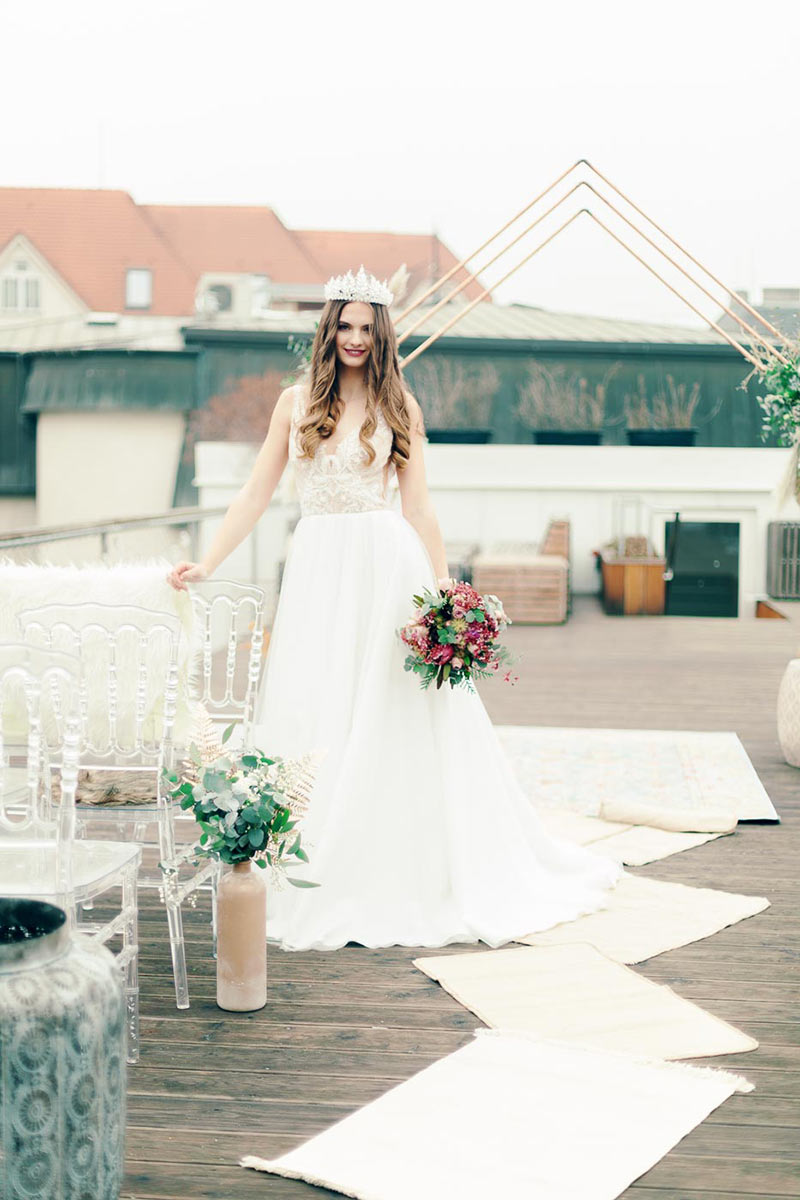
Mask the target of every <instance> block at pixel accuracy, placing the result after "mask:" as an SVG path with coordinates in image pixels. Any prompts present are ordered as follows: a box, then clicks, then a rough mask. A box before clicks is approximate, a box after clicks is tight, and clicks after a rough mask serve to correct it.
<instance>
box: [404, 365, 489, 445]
mask: <svg viewBox="0 0 800 1200" xmlns="http://www.w3.org/2000/svg"><path fill="white" fill-rule="evenodd" d="M409 375H410V376H411V379H410V382H411V383H412V387H413V391H414V393H415V395H416V397H417V400H418V401H419V403H420V406H421V408H422V412H423V416H424V418H425V424H426V425H427V426H428V427H429V428H431V429H451V428H453V427H454V426H457V425H472V426H477V427H480V428H485V427H486V426H487V425H488V424H489V418H490V416H491V410H492V401H493V400H494V397H495V395H496V394H497V391H498V389H499V387H500V376H499V374H498V371H497V368H496V367H495V366H494V365H493V364H492V363H477V364H475V365H470V366H466V365H465V364H464V363H463V362H461V361H459V360H458V359H453V358H445V357H444V356H443V355H431V356H430V357H428V358H424V359H420V360H419V361H418V362H416V363H415V364H414V367H413V371H409Z"/></svg>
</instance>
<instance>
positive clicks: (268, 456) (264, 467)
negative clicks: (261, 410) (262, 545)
mask: <svg viewBox="0 0 800 1200" xmlns="http://www.w3.org/2000/svg"><path fill="white" fill-rule="evenodd" d="M294 397H295V392H294V388H287V389H286V390H285V391H283V392H281V394H280V396H279V398H278V402H277V404H276V405H275V408H274V410H273V413H272V417H271V419H270V423H269V429H268V431H267V436H266V438H265V439H264V443H263V445H262V447H261V449H260V450H259V452H258V457H257V458H256V461H255V463H254V464H253V469H252V471H251V472H250V478H249V479H248V480H247V483H245V484H244V486H243V487H242V488H241V489H240V491H239V492H238V493H237V495H236V496H235V498H234V499H233V500H232V501H231V504H230V506H229V508H228V511H227V512H226V513H225V516H224V518H223V521H222V524H221V525H220V527H219V529H218V530H217V532H216V535H215V536H214V539H213V541H212V542H211V545H210V546H209V548H208V550H207V551H206V553H205V555H204V556H203V559H202V561H201V562H199V563H192V562H179V563H178V564H177V565H176V566H175V567H173V568H172V570H171V571H170V573H169V574H168V575H167V580H168V582H169V583H171V584H172V586H173V587H174V588H175V590H176V591H186V590H187V588H186V584H187V583H197V582H198V581H199V580H201V579H207V578H208V577H209V575H212V574H213V572H214V571H215V570H216V569H217V567H218V566H219V565H220V563H221V562H223V561H224V560H225V559H226V558H227V557H228V555H229V554H230V553H231V552H232V551H233V550H235V549H236V547H237V546H238V545H239V544H240V543H241V542H243V541H244V539H245V538H246V537H247V535H248V533H251V532H252V530H253V529H254V528H255V525H256V522H257V521H258V519H259V517H260V516H261V515H262V513H263V512H264V510H265V509H266V507H267V505H268V504H269V502H270V500H271V499H272V496H273V493H274V491H275V488H276V487H277V486H278V483H279V481H280V477H281V475H282V474H283V471H284V468H285V466H286V463H287V461H288V458H289V428H290V422H291V417H292V405H293V403H294Z"/></svg>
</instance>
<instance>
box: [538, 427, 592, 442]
mask: <svg viewBox="0 0 800 1200" xmlns="http://www.w3.org/2000/svg"><path fill="white" fill-rule="evenodd" d="M531 436H532V437H533V440H534V441H535V442H536V443H537V444H538V445H540V446H599V445H600V443H601V442H602V440H603V431H602V429H532V430H531Z"/></svg>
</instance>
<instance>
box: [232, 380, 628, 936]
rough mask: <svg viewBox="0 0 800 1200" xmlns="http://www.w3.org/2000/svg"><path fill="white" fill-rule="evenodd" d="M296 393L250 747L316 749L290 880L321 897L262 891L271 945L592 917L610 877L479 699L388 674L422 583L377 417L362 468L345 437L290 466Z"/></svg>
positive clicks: (504, 932) (361, 454)
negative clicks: (525, 776) (284, 508)
mask: <svg viewBox="0 0 800 1200" xmlns="http://www.w3.org/2000/svg"><path fill="white" fill-rule="evenodd" d="M296 390H297V395H296V398H295V403H294V408H293V412H292V420H291V432H290V448H289V457H290V461H291V462H292V464H293V466H294V470H295V480H296V486H297V491H298V495H299V498H300V506H301V518H300V520H299V521H298V523H297V526H296V527H295V530H294V533H293V535H292V540H291V544H290V548H289V552H288V554H287V559H286V564H285V569H284V575H283V582H282V587H281V594H280V598H279V602H278V608H277V611H276V615H275V621H274V625H273V631H272V636H271V639H270V643H269V653H268V655H267V661H266V667H265V674H264V678H263V681H262V685H261V688H260V691H259V695H258V698H257V702H256V713H255V728H254V735H253V743H254V745H256V746H258V747H259V748H260V749H262V750H264V751H265V752H267V753H268V754H275V755H284V756H295V755H301V754H303V753H306V752H308V751H317V752H319V753H320V754H321V761H320V765H319V768H318V772H317V775H316V778H315V783H314V787H313V791H312V797H311V803H310V806H309V809H308V813H307V815H306V818H305V822H304V828H303V845H304V847H305V849H306V851H307V853H308V856H309V860H310V861H309V863H308V864H304V863H301V862H299V860H298V861H297V865H296V866H295V865H291V866H290V868H289V873H290V874H291V875H293V876H295V877H297V878H306V879H309V880H313V881H314V882H316V883H318V884H319V885H320V886H319V887H317V888H296V887H293V886H291V885H289V884H284V886H283V887H282V888H280V889H278V888H276V887H274V886H270V887H268V901H267V937H268V940H270V941H278V942H280V944H281V945H282V946H283V948H284V949H287V950H304V949H317V950H334V949H338V948H339V947H341V946H344V945H345V944H346V943H347V942H349V941H354V942H359V943H361V944H362V945H364V946H372V947H377V946H390V945H403V946H444V945H447V944H448V943H451V942H475V941H478V940H480V941H483V942H485V943H487V944H488V945H489V946H500V945H503V944H504V943H506V942H508V941H510V940H512V939H513V938H514V937H519V936H521V935H524V934H526V933H533V932H537V931H539V930H542V929H547V928H550V927H551V926H553V925H556V924H559V923H560V922H562V921H568V920H572V919H573V918H575V917H577V916H579V915H581V914H583V913H587V912H591V911H594V910H596V909H598V908H602V907H604V906H605V904H606V903H607V892H608V889H609V888H611V887H612V886H613V885H614V884H615V883H616V881H617V879H618V878H619V876H620V874H621V868H620V867H618V866H617V864H616V863H613V862H612V861H610V860H609V859H607V858H603V857H601V856H600V855H598V854H594V853H592V852H591V851H589V850H586V849H584V848H583V847H580V846H577V845H573V844H571V843H568V842H565V841H562V840H560V839H557V838H553V837H551V836H550V835H549V834H547V833H546V832H545V831H544V829H543V827H542V824H541V822H540V820H539V817H538V816H537V814H536V812H535V810H534V808H533V804H532V801H531V798H530V797H528V796H526V795H525V794H524V793H523V792H522V790H521V788H520V786H519V785H518V784H517V782H516V779H515V777H514V775H513V774H512V771H511V768H510V766H509V764H508V763H507V761H506V759H505V756H504V753H503V750H502V748H501V746H500V744H499V741H498V738H497V735H496V733H495V730H494V728H493V726H492V724H491V721H490V719H489V716H488V714H487V712H486V709H485V708H484V705H483V702H482V700H481V699H480V697H479V695H478V694H477V693H476V692H472V691H467V690H466V689H461V688H457V689H451V688H450V687H449V686H448V685H445V686H444V687H442V688H441V689H440V690H438V691H437V690H436V689H435V688H433V687H431V688H430V689H429V690H426V691H423V690H422V689H421V688H420V684H419V678H418V676H416V675H414V674H413V673H410V672H406V671H404V669H403V662H404V659H405V654H406V650H405V647H404V646H403V645H402V643H401V642H400V640H399V638H398V637H397V634H396V631H397V629H398V628H399V627H400V626H401V625H403V624H405V623H406V621H408V620H409V619H410V617H411V615H412V612H413V604H412V596H413V595H414V594H419V593H420V592H421V590H422V589H423V588H425V587H427V588H430V589H435V587H436V579H435V572H434V568H433V565H432V563H431V559H430V556H429V554H428V552H427V550H426V548H425V545H424V543H423V541H422V539H421V538H420V537H419V535H418V533H417V532H416V530H415V529H414V527H413V526H412V525H411V524H410V523H409V522H408V521H407V520H406V519H405V518H404V517H403V516H402V515H401V513H400V512H399V511H398V509H397V507H395V506H394V502H393V499H392V498H391V492H390V485H391V484H392V482H393V481H394V480H395V478H396V475H395V470H394V466H393V464H391V463H390V462H389V455H390V452H391V446H392V433H391V429H390V427H389V424H388V422H387V421H386V419H385V417H384V416H383V414H382V413H381V412H379V414H378V427H377V429H376V431H375V434H374V436H373V440H372V445H373V447H374V449H375V451H376V458H375V461H374V462H373V463H372V464H368V463H367V456H366V452H365V451H364V449H363V447H362V445H361V443H360V441H359V436H358V430H357V429H353V430H351V431H350V433H349V434H346V435H345V436H344V438H343V439H341V440H340V441H339V442H338V444H337V445H336V446H335V449H334V450H333V451H331V450H328V449H326V445H325V443H324V442H323V443H322V444H321V445H320V446H319V447H318V448H317V452H316V454H315V457H314V458H313V459H312V460H309V459H304V458H301V457H300V450H299V447H298V444H297V426H298V423H299V421H300V420H301V418H302V415H303V406H304V402H305V400H306V396H307V393H306V391H305V389H304V388H303V387H302V385H298V387H297V389H296ZM334 436H335V435H334ZM395 499H396V498H395ZM290 861H291V862H292V863H294V862H295V860H290Z"/></svg>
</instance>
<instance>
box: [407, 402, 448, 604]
mask: <svg viewBox="0 0 800 1200" xmlns="http://www.w3.org/2000/svg"><path fill="white" fill-rule="evenodd" d="M406 403H407V404H408V414H409V417H410V418H411V448H410V451H409V455H408V464H407V465H406V467H405V469H404V470H402V471H398V472H397V483H398V486H399V488H400V500H401V503H402V508H403V516H404V517H405V518H406V520H407V521H408V522H409V524H410V525H413V526H414V528H415V529H416V531H417V533H418V534H419V536H420V537H421V538H422V541H423V542H424V543H425V548H426V549H427V551H428V554H429V555H430V557H431V562H432V563H433V569H434V571H435V573H436V578H437V581H438V582H439V583H445V582H446V581H448V580H447V554H446V552H445V548H444V542H443V541H442V534H441V530H440V529H439V522H438V520H437V519H436V513H435V512H434V509H433V502H432V501H431V498H430V495H429V493H428V483H427V480H426V479H425V459H424V457H423V446H424V443H425V426H424V424H423V420H422V413H421V412H420V407H419V404H418V403H417V401H416V400H415V399H414V397H413V396H412V395H411V394H410V392H406ZM448 582H449V581H448Z"/></svg>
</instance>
